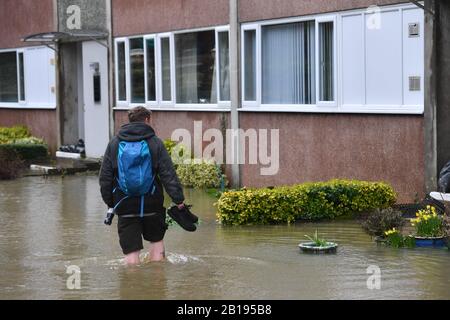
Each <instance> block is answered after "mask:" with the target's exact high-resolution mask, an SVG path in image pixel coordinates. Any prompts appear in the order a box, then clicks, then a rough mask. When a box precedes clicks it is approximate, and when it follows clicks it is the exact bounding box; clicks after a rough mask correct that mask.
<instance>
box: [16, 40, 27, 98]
mask: <svg viewBox="0 0 450 320" xmlns="http://www.w3.org/2000/svg"><path fill="white" fill-rule="evenodd" d="M21 54H22V57H23V65H22V68H23V85H24V88H23V89H24V99H21V97H20V91H21V90H22V86H21V83H20V59H19V56H20V55H21ZM16 59H17V98H18V99H17V100H18V101H19V105H22V106H24V105H26V101H27V91H26V90H25V89H26V87H25V73H26V72H25V50H23V49H21V50H17V58H16Z"/></svg>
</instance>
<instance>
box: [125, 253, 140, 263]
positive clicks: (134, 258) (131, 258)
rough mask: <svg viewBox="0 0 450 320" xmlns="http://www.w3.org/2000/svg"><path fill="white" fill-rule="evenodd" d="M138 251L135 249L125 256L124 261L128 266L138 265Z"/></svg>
mask: <svg viewBox="0 0 450 320" xmlns="http://www.w3.org/2000/svg"><path fill="white" fill-rule="evenodd" d="M139 254H140V251H135V252H132V253H129V254H127V255H126V256H125V263H126V264H127V265H129V266H135V265H138V264H139V263H140V262H141V261H140V259H139Z"/></svg>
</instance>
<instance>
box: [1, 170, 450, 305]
mask: <svg viewBox="0 0 450 320" xmlns="http://www.w3.org/2000/svg"><path fill="white" fill-rule="evenodd" d="M0 196H1V199H2V201H1V202H0V231H1V232H0V270H1V271H2V277H1V278H0V298H2V299H21V298H25V299H223V298H226V299H265V298H268V299H269V298H271V299H311V298H320V299H398V298H400V299H408V298H421V299H432V298H438V299H448V298H450V292H449V290H448V288H449V287H450V274H449V273H448V272H447V270H446V266H447V265H448V264H449V262H450V253H449V252H448V251H447V250H440V249H434V250H428V249H422V248H417V249H413V250H411V249H393V248H386V247H383V246H379V245H376V244H375V243H373V241H372V239H371V238H370V237H369V236H368V235H366V234H365V233H364V232H363V231H362V229H361V227H360V226H359V225H358V223H356V222H354V221H335V222H328V223H301V224H295V225H290V226H286V225H283V226H244V227H225V226H220V225H218V224H217V223H216V216H215V208H214V207H213V206H212V204H213V203H214V202H215V201H216V199H214V198H212V197H211V196H209V195H208V194H206V193H204V192H202V191H194V190H186V196H187V198H188V202H190V203H193V204H194V212H195V213H196V214H198V215H199V217H200V219H201V221H202V223H201V225H200V226H199V228H198V230H197V231H196V232H195V233H188V232H185V231H183V230H182V229H181V228H179V227H175V226H174V227H171V228H170V229H169V230H168V232H167V236H166V252H167V261H166V262H162V263H150V264H149V263H144V264H142V265H141V266H138V267H136V268H128V267H125V266H124V265H123V260H122V254H121V250H120V247H119V244H118V239H117V225H116V223H117V221H116V220H115V221H114V222H113V225H112V226H111V227H106V226H104V225H103V217H104V214H105V206H104V204H103V203H102V201H101V198H100V194H99V190H98V180H97V177H95V176H92V177H89V176H88V177H85V176H80V177H66V178H59V177H55V178H48V179H43V178H24V179H20V180H16V181H8V182H1V183H0ZM316 229H318V230H319V233H320V234H321V235H323V236H324V237H326V238H327V239H329V240H334V241H337V242H338V243H339V249H338V252H337V254H335V255H319V256H318V255H303V254H300V253H299V250H298V248H297V245H298V243H299V242H300V241H303V240H306V239H305V237H304V235H305V234H312V233H313V232H314V231H315V230H316ZM146 247H147V248H148V245H147V246H146ZM143 257H145V252H143ZM70 265H77V266H79V267H80V269H81V289H80V290H69V289H67V287H66V281H67V278H68V276H69V275H68V274H67V273H66V267H68V266H70ZM369 265H377V266H379V267H380V268H381V276H382V278H381V279H382V282H381V290H368V289H367V285H366V282H367V278H368V276H369V275H368V274H367V267H368V266H369Z"/></svg>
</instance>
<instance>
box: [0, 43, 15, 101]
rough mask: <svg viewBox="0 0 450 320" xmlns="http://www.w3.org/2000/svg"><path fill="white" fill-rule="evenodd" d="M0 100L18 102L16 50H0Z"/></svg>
mask: <svg viewBox="0 0 450 320" xmlns="http://www.w3.org/2000/svg"><path fill="white" fill-rule="evenodd" d="M0 102H19V97H18V81H17V53H16V51H10V52H0Z"/></svg>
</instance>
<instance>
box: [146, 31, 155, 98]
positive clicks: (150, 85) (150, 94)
mask: <svg viewBox="0 0 450 320" xmlns="http://www.w3.org/2000/svg"><path fill="white" fill-rule="evenodd" d="M155 75H156V73H155V40H154V39H147V100H148V101H156V77H155Z"/></svg>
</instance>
